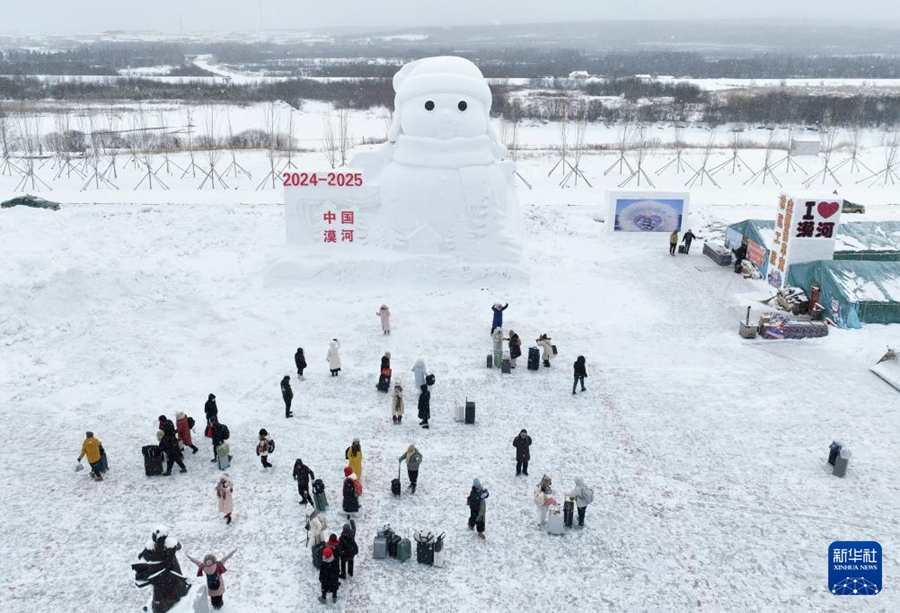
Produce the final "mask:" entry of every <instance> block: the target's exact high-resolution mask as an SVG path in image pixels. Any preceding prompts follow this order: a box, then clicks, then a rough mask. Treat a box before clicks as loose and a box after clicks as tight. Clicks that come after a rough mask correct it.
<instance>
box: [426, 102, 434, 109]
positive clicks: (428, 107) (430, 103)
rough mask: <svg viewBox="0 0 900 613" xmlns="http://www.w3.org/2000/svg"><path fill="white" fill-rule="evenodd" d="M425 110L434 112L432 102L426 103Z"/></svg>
mask: <svg viewBox="0 0 900 613" xmlns="http://www.w3.org/2000/svg"><path fill="white" fill-rule="evenodd" d="M425 110H426V111H433V110H434V102H432V101H431V100H429V101H428V102H426V103H425Z"/></svg>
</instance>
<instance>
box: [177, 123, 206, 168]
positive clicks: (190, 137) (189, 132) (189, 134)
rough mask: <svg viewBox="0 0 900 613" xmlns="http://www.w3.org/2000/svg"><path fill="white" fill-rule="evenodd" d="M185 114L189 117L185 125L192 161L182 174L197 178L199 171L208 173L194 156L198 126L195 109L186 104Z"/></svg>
mask: <svg viewBox="0 0 900 613" xmlns="http://www.w3.org/2000/svg"><path fill="white" fill-rule="evenodd" d="M184 114H185V117H186V119H187V125H186V126H185V130H186V132H187V141H188V153H189V155H190V160H191V161H190V163H189V164H188V167H187V168H185V169H184V172H183V173H182V174H181V178H182V179H183V178H185V177H186V176H188V173H190V175H191V176H192V177H193V178H195V179H196V178H197V173H198V172H199V173H200V174H201V175H202V174H205V173H206V170H204V169H203V167H202V166H200V165H199V164H197V160H196V158H195V157H194V128H196V127H197V126H196V125H194V110H193V109H192V108H191V107H190V106H186V107H185V109H184Z"/></svg>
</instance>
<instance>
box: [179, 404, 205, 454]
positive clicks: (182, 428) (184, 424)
mask: <svg viewBox="0 0 900 613" xmlns="http://www.w3.org/2000/svg"><path fill="white" fill-rule="evenodd" d="M175 431H176V432H177V433H178V440H180V441H181V444H182V445H184V446H185V447H190V448H191V449H192V450H193V452H194V453H197V452H198V451H200V450H199V449H197V446H196V445H194V441H193V440H192V439H191V424H190V423H189V422H188V417H187V415H185V414H184V413H183V412H182V411H178V412H177V413H175Z"/></svg>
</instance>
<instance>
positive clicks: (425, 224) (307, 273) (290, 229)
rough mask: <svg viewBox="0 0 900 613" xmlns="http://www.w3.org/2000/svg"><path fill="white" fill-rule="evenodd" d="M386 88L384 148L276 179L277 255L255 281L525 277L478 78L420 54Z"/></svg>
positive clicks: (500, 152)
mask: <svg viewBox="0 0 900 613" xmlns="http://www.w3.org/2000/svg"><path fill="white" fill-rule="evenodd" d="M393 85H394V91H395V99H394V116H393V123H392V125H391V128H390V134H389V137H388V142H386V143H384V144H383V145H381V146H380V147H379V148H378V149H377V150H375V151H368V152H364V153H361V154H359V155H357V156H356V157H355V158H354V159H353V161H352V162H351V164H350V166H349V167H347V168H344V169H339V170H338V171H335V172H332V173H318V174H317V175H315V176H316V178H315V179H311V176H312V175H307V173H303V175H302V181H301V180H300V179H298V177H294V181H290V179H289V178H286V179H285V183H286V184H291V183H292V184H293V185H288V186H287V187H285V208H286V221H287V238H288V243H289V248H288V249H285V250H283V251H282V252H281V253H280V254H279V257H280V260H279V261H277V262H275V263H274V264H273V265H272V266H271V267H270V269H269V271H268V273H267V280H268V281H278V280H284V279H295V280H307V281H309V280H312V279H314V278H316V279H320V280H321V279H331V278H332V277H333V276H334V275H333V274H327V273H334V274H336V275H338V276H340V278H341V279H346V278H347V277H355V278H356V279H357V280H359V281H366V280H368V281H378V280H382V279H384V278H387V277H392V276H395V277H396V276H399V277H403V278H406V279H409V278H413V279H427V278H432V279H440V280H442V281H445V282H446V281H452V280H454V279H463V280H467V279H473V278H484V277H498V278H499V277H502V278H507V279H510V278H512V279H524V278H526V274H525V272H524V270H523V268H522V267H521V265H520V261H521V212H520V208H519V202H518V198H517V196H516V190H515V184H514V176H515V165H514V164H513V163H512V162H511V161H508V160H506V159H505V157H506V148H505V147H504V146H503V145H502V144H501V143H500V142H498V140H497V136H496V134H495V132H494V130H493V127H492V126H491V121H490V108H491V92H490V88H489V87H488V85H487V83H486V82H485V80H484V77H483V75H482V74H481V71H480V70H479V69H478V67H477V66H475V64H473V63H472V62H470V61H468V60H466V59H463V58H459V57H449V56H446V57H431V58H426V59H422V60H417V61H415V62H411V63H409V64H406V65H405V66H403V67H402V68H401V69H400V71H399V72H398V73H397V74H396V75H394V79H393ZM314 174H315V173H314ZM298 183H301V184H298ZM290 247H292V248H290ZM322 273H326V274H322Z"/></svg>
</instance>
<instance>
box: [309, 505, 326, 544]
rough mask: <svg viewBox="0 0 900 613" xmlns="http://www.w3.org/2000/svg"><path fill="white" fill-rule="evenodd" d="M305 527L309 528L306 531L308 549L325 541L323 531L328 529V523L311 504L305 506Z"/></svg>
mask: <svg viewBox="0 0 900 613" xmlns="http://www.w3.org/2000/svg"><path fill="white" fill-rule="evenodd" d="M306 525H307V526H309V527H308V528H307V530H308V535H309V546H310V547H315V546H316V545H318V544H319V543H321V542H323V541H324V540H325V538H324V536H323V534H324V532H325V529H326V528H328V523H327V522H326V521H325V518H324V517H323V516H322V515H321V514H320V513H319V512H318V511H316V508H315V507H314V506H313V505H311V504H308V505H306Z"/></svg>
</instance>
